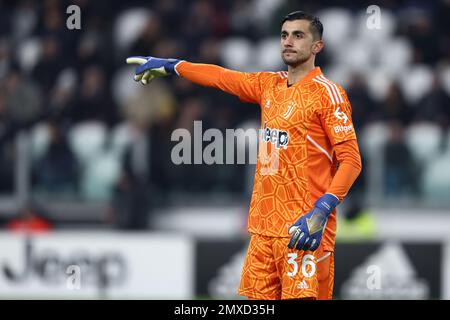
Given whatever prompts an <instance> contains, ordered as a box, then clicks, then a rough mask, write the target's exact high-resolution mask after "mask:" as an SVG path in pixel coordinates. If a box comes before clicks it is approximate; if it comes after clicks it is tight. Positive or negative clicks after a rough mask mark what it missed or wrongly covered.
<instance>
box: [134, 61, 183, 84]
mask: <svg viewBox="0 0 450 320" xmlns="http://www.w3.org/2000/svg"><path fill="white" fill-rule="evenodd" d="M181 61H182V60H178V59H160V58H155V57H140V56H138V57H129V58H127V63H128V64H138V65H139V66H138V67H137V68H136V70H135V73H136V74H135V76H134V80H135V81H138V82H141V83H142V84H148V83H150V81H152V80H153V79H154V78H158V77H165V76H168V75H169V74H178V73H177V70H176V69H175V67H176V66H177V64H178V63H180V62H181Z"/></svg>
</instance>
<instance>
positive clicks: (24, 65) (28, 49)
mask: <svg viewBox="0 0 450 320" xmlns="http://www.w3.org/2000/svg"><path fill="white" fill-rule="evenodd" d="M16 54H17V55H16V56H17V60H18V62H19V64H20V67H21V69H22V70H24V71H25V72H30V71H31V70H33V68H34V66H35V65H36V63H38V61H39V58H40V56H41V41H40V40H39V39H38V38H29V39H26V40H24V41H22V42H20V43H19V44H18V46H17V50H16Z"/></svg>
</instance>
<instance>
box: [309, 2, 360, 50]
mask: <svg viewBox="0 0 450 320" xmlns="http://www.w3.org/2000/svg"><path fill="white" fill-rule="evenodd" d="M317 16H318V17H319V18H320V20H321V21H322V24H323V27H324V30H332V32H328V31H325V32H324V35H323V37H324V40H325V43H326V46H327V48H329V49H330V50H331V51H332V52H335V51H336V50H337V48H339V47H342V46H344V47H345V44H346V43H347V42H348V39H349V37H350V33H351V31H352V29H353V25H354V24H353V16H352V14H351V13H350V11H349V10H345V9H341V8H329V9H324V10H321V11H319V12H318V13H317Z"/></svg>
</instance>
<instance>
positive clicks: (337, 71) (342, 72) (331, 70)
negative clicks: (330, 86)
mask: <svg viewBox="0 0 450 320" xmlns="http://www.w3.org/2000/svg"><path fill="white" fill-rule="evenodd" d="M323 72H324V73H325V74H326V75H327V78H328V79H330V80H331V81H333V82H336V83H338V84H339V85H340V86H342V87H343V88H344V89H346V88H347V86H348V84H349V82H350V80H351V77H352V72H351V70H350V69H349V68H348V67H346V66H344V65H340V64H335V65H331V66H329V67H327V68H326V69H323Z"/></svg>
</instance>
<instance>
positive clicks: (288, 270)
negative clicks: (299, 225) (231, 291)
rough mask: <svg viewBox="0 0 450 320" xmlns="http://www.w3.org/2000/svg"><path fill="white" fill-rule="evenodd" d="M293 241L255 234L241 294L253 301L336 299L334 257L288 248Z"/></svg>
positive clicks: (320, 249) (327, 252) (245, 264)
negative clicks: (334, 294)
mask: <svg viewBox="0 0 450 320" xmlns="http://www.w3.org/2000/svg"><path fill="white" fill-rule="evenodd" d="M288 242H289V238H274V237H266V236H261V235H257V234H252V236H251V239H250V244H249V247H248V251H247V256H246V258H245V262H244V267H243V269H242V276H241V283H240V286H239V290H238V293H239V294H240V295H242V296H246V297H248V298H250V299H258V300H275V299H276V300H279V299H320V300H324V299H332V297H333V284H334V255H333V252H331V251H323V250H322V246H320V247H319V248H318V249H317V250H316V251H300V250H295V249H289V248H288V247H287V245H288Z"/></svg>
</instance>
